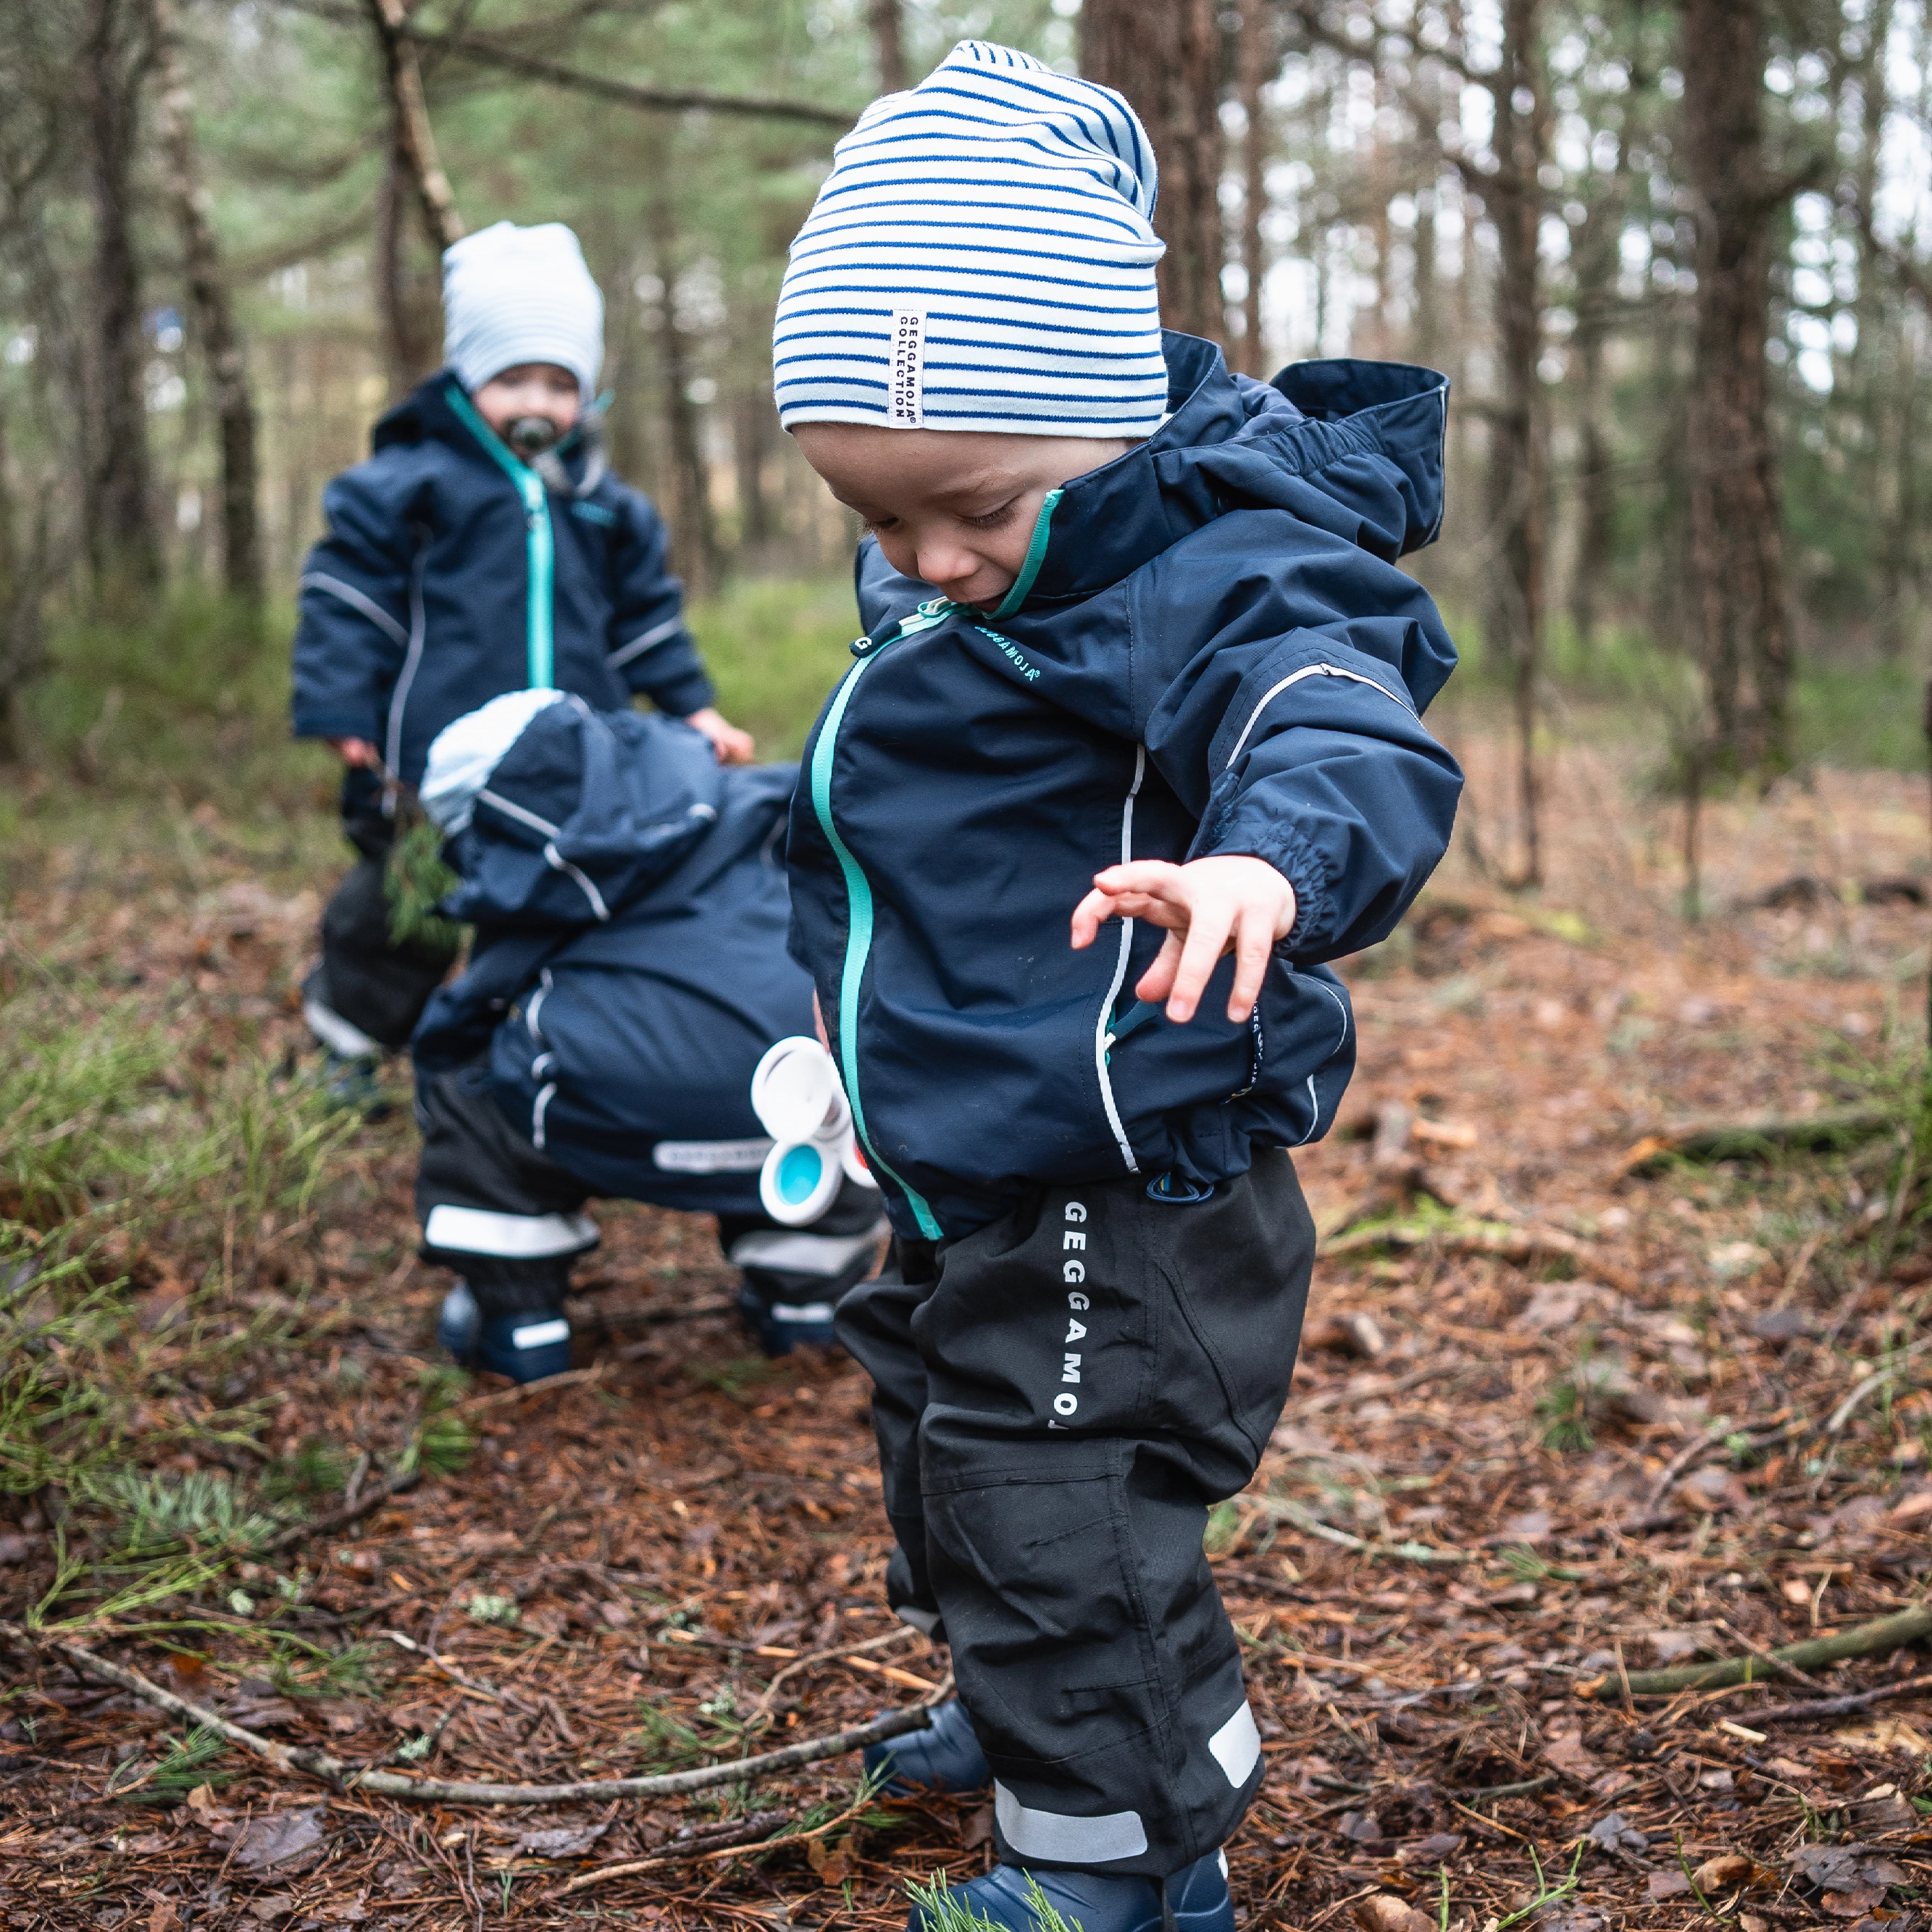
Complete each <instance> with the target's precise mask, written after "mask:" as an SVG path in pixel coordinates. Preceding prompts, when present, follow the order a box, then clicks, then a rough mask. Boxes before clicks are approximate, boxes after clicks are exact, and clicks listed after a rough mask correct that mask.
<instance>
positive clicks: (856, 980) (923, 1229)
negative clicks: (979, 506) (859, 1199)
mask: <svg viewBox="0 0 1932 1932" xmlns="http://www.w3.org/2000/svg"><path fill="white" fill-rule="evenodd" d="M1061 495H1062V492H1061V491H1060V490H1049V491H1048V492H1047V493H1046V499H1045V500H1044V501H1043V502H1042V503H1041V505H1040V514H1039V515H1038V516H1037V517H1035V518H1034V525H1033V536H1032V538H1031V541H1029V542H1028V544H1027V553H1026V556H1025V560H1024V561H1023V562H1022V563H1021V565H1020V572H1019V575H1018V576H1017V577H1015V578H1014V579H1013V587H1012V588H1011V589H1010V590H1009V591H1008V592H1007V594H1006V595H1005V596H1004V597H1003V598H1001V600H1000V603H999V607H998V609H997V610H995V611H994V612H993V613H992V614H993V616H995V618H1000V617H1010V616H1012V615H1013V613H1014V612H1015V611H1016V610H1018V609H1019V607H1020V606H1021V605H1022V604H1023V603H1025V601H1026V598H1027V593H1028V592H1029V591H1030V590H1031V589H1032V588H1033V585H1034V578H1035V577H1037V576H1039V574H1040V565H1041V564H1042V563H1043V562H1045V561H1046V544H1047V537H1048V534H1049V530H1050V529H1051V527H1052V523H1053V508H1054V505H1055V504H1056V503H1058V502H1059V501H1060V499H1061ZM956 610H974V606H973V605H971V604H956V603H955V602H954V601H953V599H952V598H950V597H929V598H927V599H926V601H925V602H924V603H923V604H921V605H920V606H919V608H918V609H917V610H915V611H914V612H913V613H912V615H911V616H909V617H904V618H901V619H900V620H899V622H897V623H896V624H895V625H892V626H891V627H890V628H889V629H887V630H886V631H882V632H881V633H880V634H879V635H878V636H877V637H861V638H859V640H857V642H856V643H854V644H853V646H852V655H853V656H854V657H856V658H857V659H858V660H859V661H858V662H857V663H856V664H854V665H853V667H852V668H851V669H850V670H848V671H847V673H845V681H844V683H842V684H841V685H839V687H838V691H837V693H836V694H835V695H834V697H833V698H832V703H831V706H830V707H829V709H827V711H826V714H825V722H824V724H823V725H821V726H820V727H819V733H818V742H817V744H816V745H814V746H813V748H812V753H811V808H812V810H813V811H814V812H816V813H817V816H818V823H819V825H820V828H821V829H823V832H824V833H825V838H826V843H827V844H829V845H830V847H832V853H833V855H834V856H835V857H836V858H837V859H838V869H839V871H841V873H842V874H844V879H845V903H846V905H847V909H848V916H847V920H846V927H845V962H844V968H843V970H842V971H841V974H840V975H839V980H838V1059H839V1065H840V1069H841V1072H842V1073H844V1077H845V1097H846V1099H847V1100H848V1101H849V1102H850V1103H851V1107H852V1124H853V1127H855V1128H856V1129H857V1130H858V1135H859V1139H860V1140H862V1141H863V1142H865V1152H866V1154H867V1156H868V1158H869V1159H870V1160H871V1164H872V1166H874V1168H876V1169H877V1170H878V1172H880V1173H881V1174H883V1175H885V1176H886V1178H887V1179H888V1180H889V1181H891V1182H892V1184H893V1185H894V1186H895V1187H897V1188H898V1190H899V1192H900V1193H901V1194H903V1195H904V1196H905V1198H906V1200H907V1203H908V1205H910V1207H911V1209H912V1211H913V1215H914V1217H915V1218H916V1220H918V1223H919V1232H920V1233H921V1234H922V1235H924V1236H925V1237H926V1239H927V1240H928V1241H939V1240H941V1238H943V1237H942V1232H941V1228H940V1226H939V1223H938V1221H937V1220H935V1219H934V1218H933V1213H932V1208H930V1207H929V1206H928V1205H927V1204H926V1199H925V1197H924V1196H922V1195H921V1194H919V1193H918V1192H917V1190H915V1189H913V1188H912V1187H909V1186H908V1185H907V1183H906V1182H905V1181H904V1180H903V1179H902V1178H901V1177H900V1176H899V1175H897V1174H896V1173H895V1172H893V1171H892V1169H891V1168H889V1167H888V1166H886V1163H885V1162H884V1161H883V1160H880V1157H879V1151H878V1149H877V1148H876V1147H874V1145H872V1137H871V1134H870V1133H868V1132H867V1131H866V1128H865V1103H864V1102H863V1101H862V1100H861V1099H860V1098H859V986H860V984H861V983H862V981H863V980H864V979H865V962H866V960H867V959H868V957H869V956H870V955H871V950H872V887H871V881H870V880H868V879H867V877H865V873H864V871H862V869H861V868H860V866H859V862H858V860H857V859H855V858H853V856H852V853H851V849H850V847H848V846H847V844H846V843H845V841H844V839H842V838H840V837H839V835H838V827H837V826H835V825H834V824H833V823H832V760H833V759H834V758H835V757H836V756H837V754H838V727H840V725H841V724H843V723H844V720H845V707H846V706H847V704H849V703H850V702H851V698H852V693H853V689H854V688H855V687H856V685H857V684H858V682H859V679H860V678H861V677H862V676H864V675H865V667H866V666H867V665H868V664H871V662H872V661H873V660H874V658H877V656H878V655H879V653H880V652H881V651H883V649H885V648H886V646H887V645H888V644H895V643H898V640H900V639H901V637H916V636H917V635H918V634H919V632H920V631H929V630H931V629H932V628H933V627H934V626H935V625H938V624H943V623H944V622H945V621H946V620H947V618H949V617H950V616H952V615H953V613H954V612H955V611H956ZM976 614H977V612H976Z"/></svg>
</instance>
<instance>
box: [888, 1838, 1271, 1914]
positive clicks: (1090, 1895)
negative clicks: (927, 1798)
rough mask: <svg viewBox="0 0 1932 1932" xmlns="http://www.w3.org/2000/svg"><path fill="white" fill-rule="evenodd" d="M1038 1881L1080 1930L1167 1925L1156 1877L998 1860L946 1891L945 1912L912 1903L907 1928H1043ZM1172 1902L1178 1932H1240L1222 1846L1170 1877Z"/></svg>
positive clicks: (1056, 1907)
mask: <svg viewBox="0 0 1932 1932" xmlns="http://www.w3.org/2000/svg"><path fill="white" fill-rule="evenodd" d="M1034 1885H1038V1886H1039V1888H1040V1891H1041V1893H1042V1894H1043V1896H1044V1897H1045V1898H1046V1902H1047V1903H1048V1904H1049V1905H1050V1906H1052V1907H1053V1909H1054V1910H1055V1911H1056V1912H1058V1913H1059V1914H1060V1915H1061V1918H1063V1919H1064V1920H1065V1921H1066V1922H1067V1924H1068V1925H1069V1926H1073V1925H1078V1926H1079V1927H1080V1928H1081V1932H1162V1925H1163V1918H1164V1915H1163V1912H1162V1910H1161V1898H1160V1886H1159V1885H1157V1884H1156V1883H1155V1882H1154V1880H1153V1879H1151V1878H1108V1877H1103V1876H1102V1875H1101V1874H1100V1873H1097V1872H1071V1871H1049V1872H1027V1871H1023V1870H1021V1869H1020V1868H1019V1867H1018V1866H1017V1865H995V1867H993V1869H992V1870H991V1871H989V1873H987V1874H986V1876H985V1877H984V1878H976V1879H974V1880H973V1881H972V1882H971V1884H968V1885H954V1886H953V1887H951V1888H950V1889H949V1890H948V1891H947V1892H946V1893H945V1894H944V1905H945V1907H946V1912H945V1915H944V1916H942V1915H940V1914H939V1913H938V1912H932V1911H930V1910H929V1909H927V1907H926V1906H925V1905H923V1904H919V1905H915V1906H913V1911H912V1916H911V1917H910V1918H908V1919H907V1921H906V1932H965V1928H966V1927H968V1926H971V1927H972V1928H973V1932H1039V1927H1040V1914H1039V1912H1037V1910H1036V1909H1035V1908H1034V1903H1033V1896H1032V1891H1033V1887H1034ZM1167 1902H1168V1904H1169V1906H1170V1907H1172V1911H1173V1914H1174V1924H1175V1926H1176V1927H1178V1932H1235V1902H1234V1900H1233V1898H1232V1897H1231V1896H1230V1894H1229V1891H1228V1872H1227V1861H1226V1859H1225V1858H1223V1856H1222V1855H1221V1854H1220V1852H1209V1853H1208V1855H1207V1856H1206V1857H1205V1858H1197V1859H1196V1861H1194V1863H1193V1864H1191V1865H1190V1866H1188V1867H1187V1869H1186V1870H1184V1871H1178V1872H1176V1873H1175V1874H1174V1876H1172V1878H1170V1879H1169V1880H1168V1881H1167Z"/></svg>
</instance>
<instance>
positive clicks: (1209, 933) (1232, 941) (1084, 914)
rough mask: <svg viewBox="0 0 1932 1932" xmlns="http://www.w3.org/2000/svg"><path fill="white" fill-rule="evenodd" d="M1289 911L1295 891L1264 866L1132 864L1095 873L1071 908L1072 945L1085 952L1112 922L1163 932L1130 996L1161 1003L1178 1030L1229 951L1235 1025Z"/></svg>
mask: <svg viewBox="0 0 1932 1932" xmlns="http://www.w3.org/2000/svg"><path fill="white" fill-rule="evenodd" d="M1109 919H1148V920H1150V921H1151V922H1152V923H1154V925H1156V926H1163V927H1165V928H1166V932H1167V938H1166V941H1165V942H1164V944H1163V945H1162V947H1161V949H1160V953H1159V954H1158V955H1157V957H1156V958H1155V960H1154V964H1153V965H1151V966H1150V967H1149V968H1148V969H1147V971H1145V973H1143V974H1142V975H1141V977H1140V983H1139V985H1138V986H1136V987H1135V989H1134V992H1135V995H1136V997H1137V998H1140V999H1143V1000H1146V1001H1156V1000H1165V1001H1166V1002H1167V1016H1168V1018H1169V1019H1171V1020H1173V1021H1175V1022H1177V1023H1179V1022H1185V1021H1187V1020H1191V1019H1193V1017H1194V1013H1195V1009H1196V1007H1199V1004H1201V995H1202V992H1203V990H1204V989H1205V988H1206V986H1207V984H1208V975H1209V974H1211V973H1212V972H1213V971H1214V967H1215V964H1216V962H1217V961H1218V960H1219V959H1220V957H1221V956H1222V954H1223V953H1233V954H1234V956H1235V984H1234V987H1233V989H1232V992H1230V993H1229V995H1228V1017H1229V1019H1231V1020H1232V1021H1233V1022H1235V1025H1241V1024H1242V1023H1243V1022H1245V1021H1246V1020H1247V1017H1248V1015H1249V1014H1250V1013H1251V1012H1252V1011H1253V1009H1254V1004H1255V1001H1256V997H1257V996H1258V995H1259V993H1260V992H1261V989H1262V976H1263V975H1264V974H1265V973H1266V972H1267V971H1268V953H1269V951H1270V949H1271V948H1272V947H1273V946H1274V943H1275V942H1276V941H1277V940H1279V939H1286V938H1287V937H1288V935H1289V932H1290V931H1291V930H1292V928H1293V926H1294V925H1295V888H1294V887H1293V886H1291V885H1290V884H1289V883H1288V881H1287V880H1286V879H1285V878H1283V877H1282V875H1281V874H1280V873H1279V872H1277V871H1276V870H1275V868H1274V867H1273V866H1272V865H1270V864H1269V863H1268V861H1267V860H1266V859H1254V858H1250V857H1247V856H1244V855H1242V854H1238V853H1229V854H1226V855H1225V856H1221V857H1218V858H1207V859H1191V860H1190V861H1189V862H1188V863H1187V864H1186V865H1171V864H1169V862H1168V861H1167V860H1166V859H1136V860H1134V861H1133V863H1131V864H1130V865H1109V867H1108V868H1107V869H1106V871H1104V872H1097V873H1095V874H1094V889H1093V890H1092V891H1091V892H1089V893H1088V895H1087V896H1086V897H1085V898H1084V899H1082V901H1080V903H1079V904H1078V905H1077V906H1076V907H1074V908H1073V947H1074V950H1075V951H1076V952H1078V951H1079V950H1080V949H1081V948H1082V947H1086V946H1091V945H1092V944H1093V943H1094V940H1095V939H1096V938H1097V937H1098V936H1099V934H1100V929H1101V927H1102V926H1104V925H1105V924H1106V922H1107V921H1108V920H1109Z"/></svg>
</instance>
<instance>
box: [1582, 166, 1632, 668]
mask: <svg viewBox="0 0 1932 1932" xmlns="http://www.w3.org/2000/svg"><path fill="white" fill-rule="evenodd" d="M1621 155H1622V144H1621V143H1619V157H1620V158H1619V162H1618V165H1617V171H1616V178H1615V180H1614V181H1613V184H1612V188H1611V191H1610V193H1607V195H1606V196H1604V199H1602V200H1601V202H1599V203H1598V205H1597V206H1595V207H1594V208H1592V209H1591V211H1590V213H1589V219H1588V220H1587V222H1586V225H1585V227H1584V229H1583V233H1582V235H1581V236H1579V237H1578V238H1577V242H1576V243H1575V245H1574V251H1573V257H1572V259H1573V260H1574V264H1575V273H1576V280H1577V330H1576V334H1575V335H1574V337H1573V338H1571V351H1572V353H1574V356H1575V357H1576V359H1577V380H1576V382H1575V383H1574V394H1575V396H1576V409H1577V560H1576V568H1575V571H1574V575H1573V576H1572V577H1571V584H1570V621H1571V625H1573V627H1574V628H1575V631H1576V633H1577V642H1578V643H1579V644H1580V645H1581V646H1583V649H1585V650H1586V651H1589V649H1592V647H1593V646H1595V643H1596V640H1597V630H1598V625H1599V624H1600V623H1601V621H1602V616H1603V589H1604V579H1605V577H1607V575H1608V574H1609V573H1610V565H1611V561H1612V559H1613V556H1614V555H1615V552H1616V515H1617V502H1616V476H1615V474H1614V472H1613V468H1612V465H1613V463H1614V461H1615V460H1616V459H1615V452H1614V447H1613V443H1612V440H1611V437H1610V429H1609V427H1608V424H1609V416H1610V406H1609V399H1608V397H1607V395H1606V392H1605V386H1604V355H1605V351H1606V350H1607V348H1608V347H1609V344H1610V332H1611V326H1612V311H1613V305H1614V304H1615V302H1616V275H1617V263H1618V243H1619V240H1620V239H1621V237H1622V231H1623V225H1624V217H1625V197H1624V195H1623V193H1622V187H1623V178H1624V175H1625V163H1624V161H1623V160H1622V158H1621Z"/></svg>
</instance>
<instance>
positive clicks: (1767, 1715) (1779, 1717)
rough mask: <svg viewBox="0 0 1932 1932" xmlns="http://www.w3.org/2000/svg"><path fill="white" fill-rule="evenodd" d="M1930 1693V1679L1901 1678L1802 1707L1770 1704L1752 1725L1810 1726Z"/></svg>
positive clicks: (1753, 1717) (1755, 1716)
mask: <svg viewBox="0 0 1932 1932" xmlns="http://www.w3.org/2000/svg"><path fill="white" fill-rule="evenodd" d="M1921 1691H1932V1677H1901V1678H1900V1679H1899V1680H1898V1682H1897V1683H1895V1684H1880V1685H1876V1686H1874V1687H1873V1688H1872V1689H1871V1690H1869V1691H1852V1693H1850V1694H1849V1695H1848V1696H1846V1697H1814V1698H1813V1699H1812V1700H1811V1701H1810V1702H1809V1703H1804V1704H1774V1705H1773V1706H1772V1707H1771V1709H1769V1710H1768V1711H1754V1712H1752V1713H1751V1722H1752V1723H1753V1724H1817V1723H1818V1722H1820V1721H1821V1720H1822V1719H1823V1718H1849V1716H1851V1715H1852V1713H1853V1712H1855V1711H1868V1710H1870V1709H1871V1707H1872V1706H1873V1705H1874V1704H1877V1703H1882V1702H1884V1700H1885V1699H1886V1698H1888V1697H1914V1696H1916V1695H1917V1694H1918V1693H1920V1692H1921Z"/></svg>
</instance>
